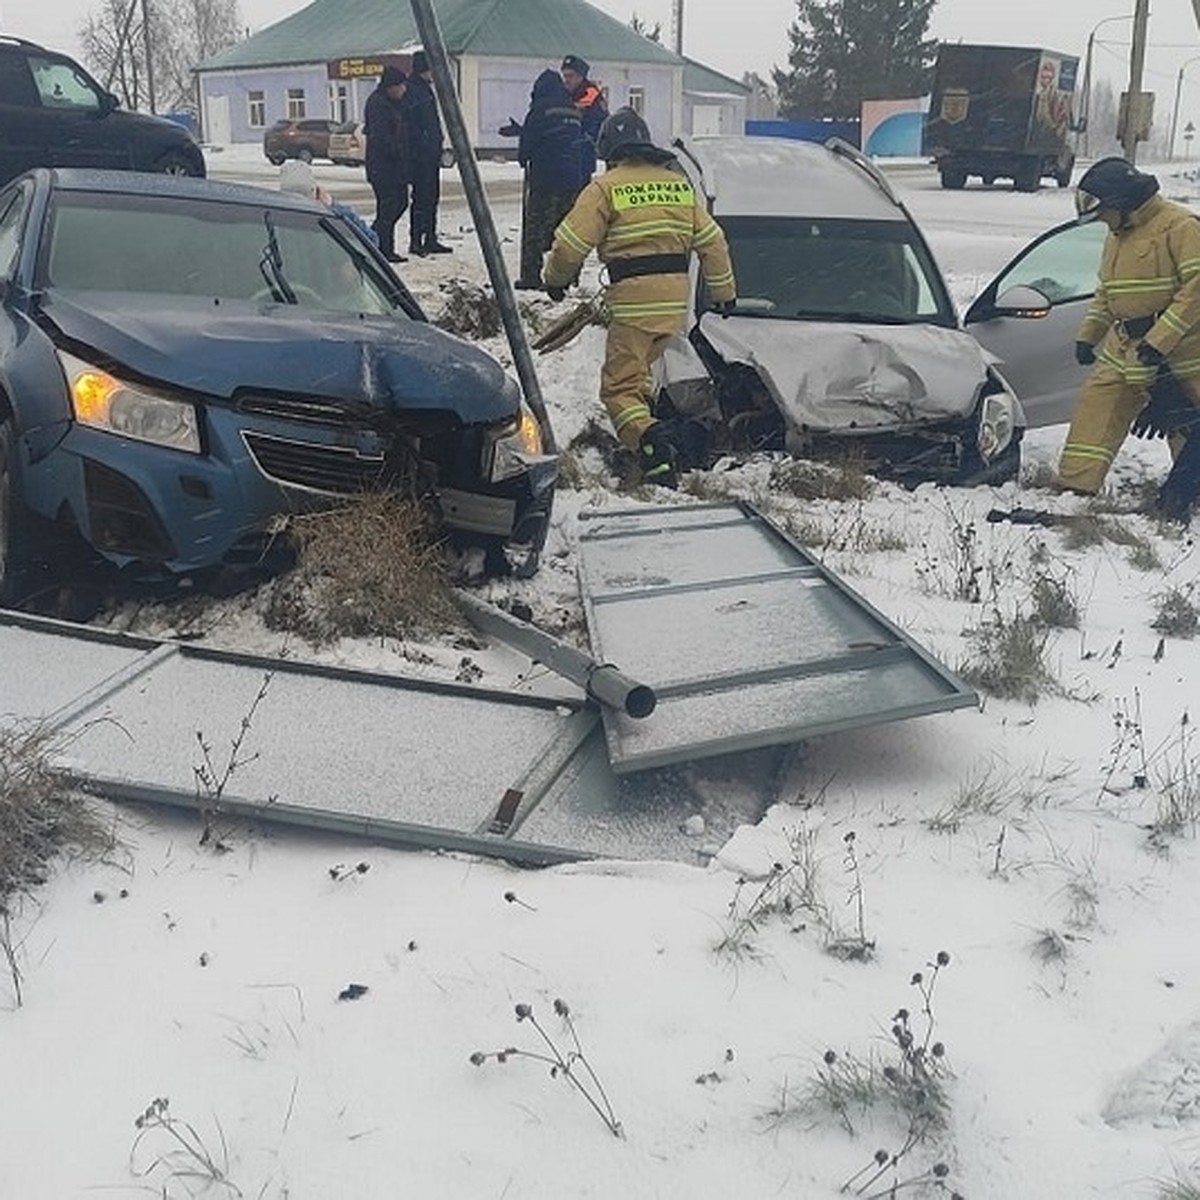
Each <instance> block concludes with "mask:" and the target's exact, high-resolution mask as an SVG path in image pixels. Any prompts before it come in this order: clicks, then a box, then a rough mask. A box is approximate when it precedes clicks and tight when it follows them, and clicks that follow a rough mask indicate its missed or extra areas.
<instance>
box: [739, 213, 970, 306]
mask: <svg viewBox="0 0 1200 1200" xmlns="http://www.w3.org/2000/svg"><path fill="white" fill-rule="evenodd" d="M721 226H722V228H723V229H724V230H725V235H726V237H727V238H728V240H729V248H730V252H731V254H732V256H733V266H734V272H735V274H736V276H737V290H738V308H737V311H738V313H739V315H746V316H761V317H773V318H777V319H783V320H827V321H862V322H878V323H883V324H909V323H918V322H920V323H925V322H929V323H932V324H937V325H946V326H948V327H951V328H953V327H954V326H955V324H956V319H955V315H954V310H953V307H952V305H951V302H950V298H949V296H948V295H947V293H946V289H945V285H944V284H943V283H942V280H941V276H940V275H939V274H938V272H937V268H936V267H935V266H934V265H933V262H932V260H931V258H930V257H929V253H928V251H927V250H926V248H925V246H924V244H923V243H922V241H921V240H920V238H919V237H918V236H917V235H916V233H915V231H914V230H913V229H912V228H911V227H910V226H909V225H907V224H906V223H904V222H901V221H860V220H845V219H832V218H797V217H722V218H721Z"/></svg>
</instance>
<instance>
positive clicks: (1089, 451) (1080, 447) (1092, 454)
mask: <svg viewBox="0 0 1200 1200" xmlns="http://www.w3.org/2000/svg"><path fill="white" fill-rule="evenodd" d="M1062 456H1063V458H1067V457H1072V458H1084V459H1087V460H1088V461H1089V462H1102V463H1111V462H1112V460H1113V457H1114V455H1113V452H1112V451H1111V450H1110V449H1109V448H1108V447H1107V446H1088V445H1084V444H1083V443H1081V442H1068V443H1067V444H1066V445H1065V446H1064V447H1063V450H1062Z"/></svg>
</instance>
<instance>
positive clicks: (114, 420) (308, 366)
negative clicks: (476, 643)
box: [0, 169, 556, 604]
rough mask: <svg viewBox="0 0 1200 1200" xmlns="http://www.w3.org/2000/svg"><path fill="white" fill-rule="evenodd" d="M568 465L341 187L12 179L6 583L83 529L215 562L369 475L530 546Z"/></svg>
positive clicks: (37, 176)
mask: <svg viewBox="0 0 1200 1200" xmlns="http://www.w3.org/2000/svg"><path fill="white" fill-rule="evenodd" d="M555 475H556V463H555V460H554V458H553V457H552V456H548V455H545V454H543V453H542V445H541V439H540V432H539V429H538V426H537V423H536V421H535V420H534V418H533V416H532V414H531V413H530V412H529V410H528V409H527V408H525V406H524V405H523V404H522V403H521V399H520V395H519V392H518V389H517V387H516V385H515V383H513V381H512V380H511V379H510V378H509V377H508V376H507V375H506V374H505V372H504V371H503V370H502V369H501V367H500V366H499V365H498V364H497V363H496V362H495V361H494V360H493V359H492V358H490V357H489V356H488V355H487V354H485V353H484V352H483V351H481V350H479V349H478V348H476V347H474V346H472V345H470V344H468V343H466V342H463V341H461V340H460V339H457V338H455V337H453V336H451V335H450V334H447V333H444V332H443V331H441V330H439V329H437V328H435V327H433V326H431V325H430V324H429V323H428V322H427V321H426V319H425V317H424V315H423V314H422V312H421V310H420V308H419V306H418V305H417V303H416V301H415V300H414V299H413V297H412V296H411V294H410V293H409V292H408V291H407V289H406V288H405V287H404V286H403V284H402V283H401V282H400V281H399V280H398V278H397V277H396V276H395V275H394V274H393V273H392V271H391V270H390V268H389V267H388V265H387V263H386V262H385V261H384V260H383V259H382V258H381V257H380V256H379V254H378V252H377V251H376V250H375V249H374V248H373V247H371V246H370V245H368V244H366V243H365V241H364V240H363V239H362V238H361V237H359V235H358V234H357V233H356V232H355V230H354V229H353V227H352V226H351V225H350V224H348V223H347V222H346V221H344V220H343V219H342V218H341V217H339V216H337V215H336V214H335V213H334V212H332V211H331V210H329V209H328V208H326V207H325V206H324V205H321V204H319V203H317V202H315V201H310V200H307V199H304V198H301V197H297V196H293V195H287V194H283V193H278V192H268V191H263V190H260V189H257V188H249V187H234V186H229V185H223V184H218V183H213V182H209V181H204V180H189V179H176V178H167V177H162V176H151V175H137V174H130V173H126V172H101V171H83V170H80V171H70V170H57V171H56V170H46V169H41V170H36V171H33V172H31V173H29V174H27V175H24V176H22V177H20V178H18V179H16V180H14V181H13V182H12V183H11V184H9V185H8V186H7V187H5V188H4V189H3V190H2V191H0V603H8V604H11V603H16V602H19V601H20V600H21V599H22V598H23V593H24V592H25V591H27V590H28V588H29V586H30V584H29V579H30V572H29V569H28V568H29V567H30V564H31V563H32V562H35V561H36V560H37V559H38V558H39V555H40V553H41V551H42V549H43V548H44V547H45V546H46V545H48V544H49V542H50V541H52V540H54V539H61V537H62V536H63V534H64V533H65V534H67V535H68V536H69V537H70V538H73V539H76V540H78V539H82V541H83V542H84V543H86V544H87V545H88V546H90V547H91V548H92V550H93V551H94V552H96V553H98V554H99V555H100V556H102V557H103V558H104V559H106V560H108V561H109V562H110V563H112V564H114V565H115V566H117V567H120V568H123V569H125V570H126V571H127V572H128V573H130V574H133V575H135V576H138V577H147V578H164V577H171V576H181V575H192V576H202V575H203V574H205V573H206V572H212V571H217V570H220V569H223V568H224V569H229V568H233V569H238V568H242V567H246V566H250V565H252V564H255V563H257V562H258V561H259V560H260V558H261V555H262V553H263V550H264V547H265V545H266V544H267V543H268V541H269V540H270V538H271V536H272V529H273V528H274V527H275V526H276V524H277V519H278V517H279V516H280V515H281V514H287V513H292V512H297V511H304V510H308V509H311V508H313V507H314V506H318V507H319V506H322V505H328V504H330V503H333V502H336V500H337V498H338V497H344V496H346V495H350V494H353V493H356V492H361V491H363V490H367V489H389V490H400V491H403V492H404V493H405V494H409V495H412V496H414V497H417V498H420V499H422V500H423V501H426V502H428V504H429V505H430V506H431V507H432V508H433V510H434V511H435V513H436V515H437V516H438V518H439V519H440V521H441V523H442V525H443V527H444V528H445V529H446V531H447V533H448V534H449V535H450V536H451V537H453V538H454V539H455V540H458V541H463V542H467V543H470V544H478V545H481V546H482V547H483V548H484V549H485V551H487V552H489V557H490V561H491V563H492V564H493V567H495V568H502V567H503V566H504V565H506V564H513V563H516V564H518V565H526V566H527V565H528V564H529V562H530V561H531V560H535V559H536V553H537V550H538V548H539V547H540V545H541V544H542V541H543V539H544V535H545V529H546V525H547V522H548V520H549V514H550V506H551V501H552V495H553V489H554V481H555Z"/></svg>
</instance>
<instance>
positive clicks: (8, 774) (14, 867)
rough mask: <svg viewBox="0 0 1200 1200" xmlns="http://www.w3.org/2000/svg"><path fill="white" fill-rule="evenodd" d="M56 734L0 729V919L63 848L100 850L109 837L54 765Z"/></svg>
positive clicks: (30, 729) (16, 727) (22, 727)
mask: <svg viewBox="0 0 1200 1200" xmlns="http://www.w3.org/2000/svg"><path fill="white" fill-rule="evenodd" d="M55 750H56V735H54V734H53V733H51V732H50V731H48V730H46V729H45V728H44V727H42V726H40V725H25V724H6V725H0V915H3V914H5V913H7V911H8V909H7V905H8V903H9V902H10V901H11V899H12V897H14V896H16V895H18V894H20V893H21V892H26V891H29V890H30V889H32V888H35V887H38V886H40V885H41V884H43V883H45V881H46V875H47V869H48V867H49V864H50V862H51V860H52V859H53V858H54V857H55V856H56V855H57V854H58V853H59V852H60V851H61V850H64V849H72V848H73V849H78V850H98V849H100V848H102V847H106V846H108V845H109V844H110V841H111V839H110V838H109V837H108V835H107V833H106V831H105V830H104V828H103V827H102V825H101V823H100V822H99V820H98V819H97V818H96V816H95V814H94V813H93V812H92V810H91V809H90V808H89V807H88V805H87V803H86V802H85V801H84V800H83V798H82V797H81V796H80V794H79V792H78V790H77V789H76V788H75V787H74V786H73V783H72V780H71V779H70V777H69V776H68V775H67V774H66V773H65V772H64V771H62V770H60V769H59V768H58V767H57V766H55V764H54V755H55Z"/></svg>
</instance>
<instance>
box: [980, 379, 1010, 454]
mask: <svg viewBox="0 0 1200 1200" xmlns="http://www.w3.org/2000/svg"><path fill="white" fill-rule="evenodd" d="M1016 428H1017V399H1016V397H1015V396H1014V395H1013V394H1012V392H1010V391H1009V390H1008V388H1007V387H1006V386H1005V385H1003V384H1000V385H999V387H998V388H997V390H996V391H993V392H991V393H989V394H988V395H987V396H984V398H983V411H982V413H981V414H980V417H979V436H978V439H977V443H978V446H979V454H980V456H981V457H982V458H983V460H984V462H991V461H992V459H994V458H996V457H998V456H999V455H1001V454H1003V453H1004V451H1005V450H1007V449H1008V447H1009V446H1010V445H1011V444H1012V440H1013V435H1014V433H1015V432H1016Z"/></svg>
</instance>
